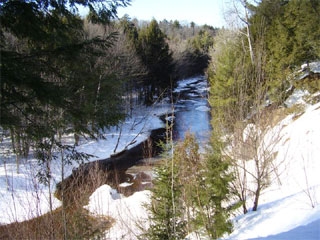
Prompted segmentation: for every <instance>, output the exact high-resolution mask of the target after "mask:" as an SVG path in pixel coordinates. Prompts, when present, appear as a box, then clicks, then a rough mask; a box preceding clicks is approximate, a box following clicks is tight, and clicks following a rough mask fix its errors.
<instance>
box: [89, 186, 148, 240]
mask: <svg viewBox="0 0 320 240" xmlns="http://www.w3.org/2000/svg"><path fill="white" fill-rule="evenodd" d="M150 196H151V192H150V191H141V192H136V193H134V194H133V195H131V196H129V197H124V196H123V195H121V194H118V193H117V192H116V191H115V190H114V189H112V188H111V187H110V186H108V185H103V186H101V187H100V188H98V189H97V190H96V191H95V192H94V193H93V194H92V195H91V197H90V201H89V204H88V205H87V206H86V208H87V209H88V210H89V211H90V212H91V213H92V214H94V215H98V216H101V215H104V216H110V217H112V218H114V219H115V224H114V225H113V227H112V228H111V229H110V230H108V231H107V232H106V235H105V237H106V238H107V239H119V240H120V239H137V236H138V235H140V234H142V231H143V229H147V227H148V225H147V223H148V213H147V210H146V208H145V207H144V204H147V203H148V202H150Z"/></svg>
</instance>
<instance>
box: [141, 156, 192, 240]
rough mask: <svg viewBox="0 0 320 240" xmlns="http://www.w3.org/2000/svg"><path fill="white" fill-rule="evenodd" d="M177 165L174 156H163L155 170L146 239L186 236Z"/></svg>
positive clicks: (158, 239)
mask: <svg viewBox="0 0 320 240" xmlns="http://www.w3.org/2000/svg"><path fill="white" fill-rule="evenodd" d="M178 172H179V166H178V163H177V161H176V159H175V157H172V158H170V157H168V156H166V157H165V160H164V162H163V163H162V165H161V166H159V167H157V168H156V170H155V176H156V177H155V180H154V181H153V188H152V190H151V191H152V198H151V206H149V207H148V208H149V211H150V214H149V217H150V221H151V223H150V227H149V229H148V231H147V233H146V234H145V235H144V236H143V237H147V239H157V240H162V239H170V240H173V239H182V238H183V237H185V236H186V229H185V224H186V223H185V220H184V218H183V213H184V211H183V209H184V208H183V205H182V201H181V194H182V192H181V191H182V189H181V185H180V183H179V182H180V181H179V173H178Z"/></svg>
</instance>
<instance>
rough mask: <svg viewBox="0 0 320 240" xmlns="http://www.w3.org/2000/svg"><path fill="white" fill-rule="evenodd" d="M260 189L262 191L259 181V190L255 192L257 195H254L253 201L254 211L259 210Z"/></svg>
mask: <svg viewBox="0 0 320 240" xmlns="http://www.w3.org/2000/svg"><path fill="white" fill-rule="evenodd" d="M260 191H261V187H260V183H258V187H257V190H256V192H255V196H254V202H253V208H252V211H257V210H258V204H259V198H260Z"/></svg>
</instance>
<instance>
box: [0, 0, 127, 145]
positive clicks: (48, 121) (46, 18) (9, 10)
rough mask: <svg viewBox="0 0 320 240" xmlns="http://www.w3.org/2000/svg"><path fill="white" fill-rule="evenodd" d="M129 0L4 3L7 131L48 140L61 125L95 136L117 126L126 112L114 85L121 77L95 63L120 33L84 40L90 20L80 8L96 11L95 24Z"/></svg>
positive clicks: (4, 117) (3, 101)
mask: <svg viewBox="0 0 320 240" xmlns="http://www.w3.org/2000/svg"><path fill="white" fill-rule="evenodd" d="M128 2H129V1H109V2H105V3H103V2H100V1H90V3H89V2H83V3H79V2H78V1H63V2H61V1H7V2H5V3H3V4H2V6H1V12H0V14H1V15H0V17H1V23H2V24H1V32H0V34H1V57H2V62H1V126H2V127H3V128H5V129H19V131H20V132H21V131H23V132H24V133H25V134H26V135H28V137H27V138H29V139H32V140H33V141H34V142H37V141H38V140H39V141H40V142H41V140H42V139H43V138H45V137H48V138H51V136H52V134H54V133H56V132H57V126H58V125H59V128H60V127H65V128H67V127H68V128H70V124H71V126H74V131H76V132H83V133H90V135H92V136H93V135H95V134H97V133H98V131H99V130H98V129H99V128H101V127H103V126H108V125H112V124H115V123H117V121H118V120H119V119H120V118H121V117H122V116H123V115H122V114H121V109H120V108H119V106H120V104H119V100H120V96H118V93H119V91H118V89H117V90H116V89H115V88H116V86H117V85H114V83H116V81H114V82H113V83H112V80H113V79H114V78H112V76H111V75H110V74H109V75H108V76H107V75H106V74H105V72H104V70H103V67H104V66H103V65H101V64H100V65H99V70H98V69H97V64H96V62H97V59H98V58H101V56H102V55H104V57H105V54H106V51H105V50H106V49H107V48H109V47H110V46H111V44H112V42H113V41H115V35H114V34H111V35H109V36H101V37H97V38H92V39H84V38H83V21H82V20H81V19H80V18H79V17H78V16H77V15H76V14H74V12H75V11H76V10H77V8H76V4H80V5H84V6H89V8H90V11H91V13H92V14H93V15H94V16H95V21H98V20H101V21H103V19H106V17H109V19H110V18H112V17H114V16H115V14H116V8H117V7H118V6H120V5H126V4H128ZM69 5H70V6H69ZM93 68H96V69H95V71H92V69H93ZM110 80H111V81H110ZM104 84H107V85H108V87H105V86H104ZM112 89H113V91H112ZM115 90H116V91H115ZM108 96H110V98H108ZM112 100H115V101H112ZM106 101H108V102H106ZM113 102H114V104H113ZM106 103H107V104H108V105H109V108H108V105H107V104H106ZM110 103H112V104H110ZM58 120H59V121H60V123H59V124H58V122H57V121H58ZM53 121H55V123H54V122H53ZM88 123H91V127H90V128H89V127H88ZM57 124H58V125H57Z"/></svg>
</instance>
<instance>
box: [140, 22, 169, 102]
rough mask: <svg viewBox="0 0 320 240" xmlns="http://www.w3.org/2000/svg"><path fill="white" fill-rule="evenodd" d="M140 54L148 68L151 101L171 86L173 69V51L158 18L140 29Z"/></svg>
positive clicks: (148, 98)
mask: <svg viewBox="0 0 320 240" xmlns="http://www.w3.org/2000/svg"><path fill="white" fill-rule="evenodd" d="M138 54H139V56H140V57H141V60H142V63H144V64H145V66H146V67H147V70H148V75H147V77H146V79H145V81H144V85H145V89H146V102H149V103H150V102H153V95H154V94H157V95H158V96H160V94H161V93H162V91H164V90H166V89H169V88H170V87H171V80H172V79H171V75H172V71H173V64H172V53H171V51H170V49H169V45H168V44H167V42H166V36H165V34H164V33H163V32H162V31H161V29H160V28H159V24H158V22H157V21H156V20H152V21H151V22H150V24H149V25H148V26H147V27H145V28H143V29H141V30H140V32H139V44H138Z"/></svg>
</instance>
